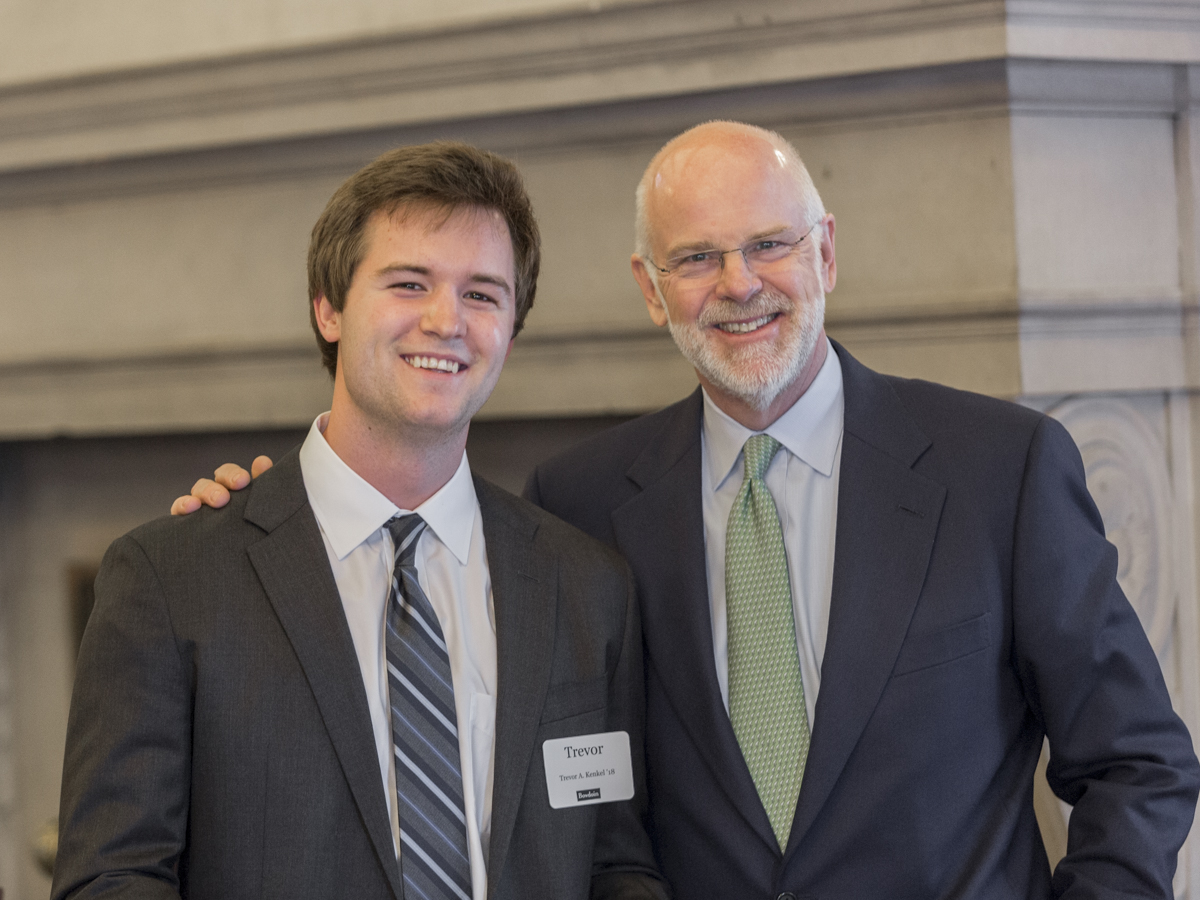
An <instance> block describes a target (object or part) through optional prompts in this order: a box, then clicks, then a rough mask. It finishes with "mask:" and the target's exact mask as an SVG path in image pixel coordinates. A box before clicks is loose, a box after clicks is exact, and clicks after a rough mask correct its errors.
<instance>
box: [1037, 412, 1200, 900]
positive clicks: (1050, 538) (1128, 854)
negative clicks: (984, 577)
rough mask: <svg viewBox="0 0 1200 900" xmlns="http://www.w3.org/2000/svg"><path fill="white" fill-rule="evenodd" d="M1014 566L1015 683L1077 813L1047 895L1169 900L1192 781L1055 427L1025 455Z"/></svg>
mask: <svg viewBox="0 0 1200 900" xmlns="http://www.w3.org/2000/svg"><path fill="white" fill-rule="evenodd" d="M1013 559H1014V571H1013V597H1014V601H1013V634H1014V641H1015V645H1016V646H1015V651H1016V658H1017V665H1018V668H1019V674H1020V677H1021V680H1022V683H1023V685H1024V689H1025V693H1026V697H1027V699H1028V700H1029V703H1030V707H1031V709H1032V710H1033V713H1034V715H1036V716H1038V717H1039V718H1040V720H1041V721H1042V723H1043V726H1044V728H1045V730H1046V734H1047V736H1048V738H1049V742H1050V764H1049V767H1048V771H1047V778H1048V781H1049V784H1050V787H1051V789H1052V790H1053V791H1054V793H1055V794H1056V795H1057V796H1058V797H1060V798H1061V799H1062V800H1065V801H1066V802H1068V803H1071V804H1074V811H1073V812H1072V815H1071V819H1070V825H1069V829H1068V845H1067V854H1066V856H1065V858H1064V859H1063V860H1062V861H1061V862H1060V863H1059V865H1058V867H1057V868H1056V870H1055V872H1054V879H1053V888H1054V894H1055V896H1057V897H1063V898H1070V900H1084V898H1110V897H1130V896H1138V897H1143V896H1144V897H1151V896H1154V897H1170V896H1173V894H1172V890H1171V878H1172V876H1173V874H1174V871H1175V864H1176V855H1177V853H1178V849H1179V847H1180V846H1181V845H1182V843H1183V841H1184V839H1185V838H1186V837H1187V834H1188V830H1189V828H1190V826H1191V823H1192V816H1193V813H1194V811H1195V806H1196V796H1197V790H1198V788H1200V769H1198V766H1197V761H1196V756H1195V753H1194V752H1193V749H1192V742H1191V738H1190V737H1189V735H1188V732H1187V729H1186V727H1185V726H1184V724H1183V722H1182V721H1180V719H1179V717H1178V716H1177V715H1175V713H1174V712H1173V711H1172V709H1171V700H1170V697H1169V696H1168V693H1167V688H1166V684H1165V683H1164V681H1163V677H1162V672H1161V670H1160V668H1159V665H1158V660H1157V658H1156V657H1155V654H1154V651H1153V650H1152V648H1151V647H1150V644H1149V641H1148V640H1147V639H1146V635H1145V632H1144V631H1143V629H1142V627H1141V624H1140V622H1139V621H1138V618H1137V614H1136V613H1135V612H1134V610H1133V608H1132V607H1131V606H1130V604H1129V602H1128V601H1127V600H1126V599H1125V596H1124V594H1123V593H1122V592H1121V589H1120V587H1119V586H1118V585H1117V580H1116V574H1117V552H1116V548H1114V547H1113V546H1112V544H1110V543H1108V542H1107V541H1106V540H1105V539H1104V531H1103V523H1102V522H1101V519H1100V515H1099V512H1098V511H1097V509H1096V507H1095V504H1094V503H1093V502H1092V499H1091V497H1090V495H1089V494H1088V492H1087V488H1086V485H1085V480H1084V472H1083V465H1082V461H1081V459H1080V457H1079V452H1078V450H1077V449H1076V448H1075V445H1074V443H1073V442H1072V440H1071V438H1070V436H1069V435H1068V434H1067V433H1066V431H1065V429H1063V428H1062V426H1061V425H1059V424H1058V423H1057V422H1055V421H1054V420H1052V419H1044V420H1043V422H1042V424H1041V425H1039V426H1038V429H1037V431H1036V433H1035V435H1034V438H1033V441H1032V443H1031V446H1030V450H1029V456H1028V459H1027V462H1026V470H1025V475H1024V482H1023V485H1022V491H1021V497H1020V505H1019V508H1018V514H1017V526H1016V533H1015V536H1014V556H1013Z"/></svg>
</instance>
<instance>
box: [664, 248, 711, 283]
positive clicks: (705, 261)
mask: <svg viewBox="0 0 1200 900" xmlns="http://www.w3.org/2000/svg"><path fill="white" fill-rule="evenodd" d="M667 267H668V268H670V269H671V270H672V271H674V273H675V274H676V275H678V276H679V277H680V278H708V277H711V276H712V275H715V274H716V273H717V272H719V271H720V269H721V254H720V253H718V252H717V251H716V250H709V251H704V252H703V253H691V254H689V255H687V256H681V257H679V258H678V259H674V260H671V261H670V262H668V263H667Z"/></svg>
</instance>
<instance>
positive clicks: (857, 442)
mask: <svg viewBox="0 0 1200 900" xmlns="http://www.w3.org/2000/svg"><path fill="white" fill-rule="evenodd" d="M837 352H838V355H839V358H840V360H841V363H842V374H843V381H844V386H845V404H846V406H845V409H846V416H845V432H844V435H843V438H842V459H841V476H840V481H839V488H838V511H837V534H836V537H835V545H834V564H833V593H832V603H831V606H830V611H829V633H828V636H827V639H826V644H825V659H824V663H823V664H822V667H821V690H820V693H819V694H818V697H817V706H816V713H815V716H814V719H813V729H812V744H811V747H810V749H809V754H808V763H807V767H806V769H805V773H804V782H803V785H802V787H801V789H800V799H799V801H798V803H797V806H796V816H795V819H794V821H793V824H792V832H791V837H790V839H789V842H788V851H789V853H790V852H791V851H793V850H794V849H795V848H796V846H797V845H798V844H799V843H800V841H802V840H803V838H804V835H805V834H806V832H807V831H808V830H809V828H810V827H811V826H812V824H813V822H814V820H815V819H816V817H817V815H818V814H819V812H820V810H821V807H822V806H823V805H824V804H825V802H826V800H827V799H828V798H829V795H830V792H831V791H832V790H833V787H834V784H835V783H836V781H837V779H838V777H839V776H840V775H841V772H842V770H843V769H844V768H845V766H846V762H847V760H848V759H849V757H850V754H851V752H852V751H853V749H854V746H855V744H856V743H857V741H858V739H859V736H860V735H861V734H862V732H863V729H864V728H865V727H866V724H867V721H868V719H869V718H870V717H871V714H872V712H873V711H874V709H875V706H876V704H877V703H878V702H879V698H880V696H881V694H882V693H883V689H884V687H885V685H886V683H887V680H888V678H889V677H890V675H891V671H892V668H893V666H894V665H895V662H896V657H897V655H898V654H899V651H900V645H901V644H902V643H903V641H904V637H905V634H906V633H907V630H908V624H909V621H910V620H911V618H912V614H913V609H914V608H915V606H916V603H917V598H918V597H919V596H920V592H921V588H922V585H923V584H924V581H925V573H926V568H927V566H928V563H929V557H930V553H931V552H932V549H933V541H934V537H935V535H936V533H937V525H938V519H939V517H940V515H941V510H942V503H943V501H944V499H945V494H946V492H945V488H943V487H942V486H941V485H938V484H935V483H933V482H931V481H929V480H928V479H926V478H924V477H923V476H921V475H918V474H917V473H915V472H914V471H913V470H912V466H913V464H914V463H915V462H916V461H917V459H918V458H919V457H920V456H921V455H922V454H923V453H924V452H925V450H926V449H927V448H928V447H929V440H928V439H927V438H926V437H925V435H924V434H922V433H921V431H920V430H919V429H918V428H917V426H916V424H915V423H914V422H913V420H912V418H911V416H909V414H908V413H907V412H906V411H905V410H904V409H903V407H902V406H901V404H900V401H899V398H897V397H896V395H895V392H894V391H893V390H892V388H891V386H890V385H889V384H888V383H887V381H886V380H885V379H884V378H883V377H882V376H880V375H878V374H876V373H874V372H871V371H870V370H869V369H866V368H865V367H863V366H862V365H860V364H859V363H858V362H857V361H855V360H854V359H853V358H852V357H851V356H850V355H849V354H848V353H847V352H846V351H845V350H844V349H842V348H841V347H840V346H839V347H837Z"/></svg>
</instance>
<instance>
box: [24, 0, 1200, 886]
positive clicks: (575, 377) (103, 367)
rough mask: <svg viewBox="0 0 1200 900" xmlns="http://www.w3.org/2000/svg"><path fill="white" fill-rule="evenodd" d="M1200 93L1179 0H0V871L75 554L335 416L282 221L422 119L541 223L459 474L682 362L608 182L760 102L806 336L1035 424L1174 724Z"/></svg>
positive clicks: (593, 419) (521, 452) (50, 680)
mask: <svg viewBox="0 0 1200 900" xmlns="http://www.w3.org/2000/svg"><path fill="white" fill-rule="evenodd" d="M1198 107H1200V2H1197V0H1186V2H1182V0H1181V2H1152V0H1111V2H1110V0H963V2H954V0H587V2H567V0H439V2H434V0H408V2H405V3H399V4H397V3H385V2H383V0H336V2H335V0H249V2H247V0H210V2H207V3H204V4H166V3H161V2H151V0H105V2H102V3H98V2H95V0H0V312H2V316H3V318H2V321H3V323H4V327H3V328H0V536H3V540H2V541H0V886H2V887H3V888H4V890H5V892H6V896H7V897H9V898H16V900H39V898H44V897H46V896H47V895H48V891H49V881H48V879H47V877H46V875H45V873H44V871H43V870H42V868H41V867H40V866H39V864H38V862H37V859H36V854H35V852H34V845H35V843H36V842H37V840H38V836H39V834H40V833H42V831H43V830H44V828H45V827H46V824H47V822H48V821H49V820H51V819H52V817H53V816H54V815H55V814H56V812H57V805H58V787H59V776H60V769H61V758H62V746H63V737H64V731H65V722H66V713H67V707H68V703H69V698H70V690H71V682H72V679H73V676H74V673H73V659H74V652H75V647H76V641H77V639H78V638H77V635H78V628H79V619H80V616H81V610H86V603H87V594H88V590H89V587H88V581H89V578H90V575H91V573H92V572H93V571H94V567H95V566H96V565H97V563H98V561H99V558H100V556H101V555H102V553H103V551H104V548H105V547H106V546H107V544H108V543H109V541H111V540H112V539H113V538H114V537H116V536H117V535H118V534H120V533H122V532H123V531H125V530H127V529H128V528H130V527H132V526H133V525H135V524H137V523H139V522H141V521H144V520H145V519H147V518H150V517H152V516H156V515H159V514H162V513H163V512H165V510H166V509H167V507H168V505H169V502H170V500H171V498H172V497H174V496H175V495H176V494H178V493H180V492H182V491H184V490H186V489H187V488H188V487H189V486H190V484H191V483H192V481H193V480H195V478H196V477H199V476H200V475H203V474H207V473H208V472H209V471H210V470H211V469H212V468H213V467H214V466H215V465H216V464H218V463H220V462H223V461H226V460H230V459H236V460H239V461H241V462H243V463H248V461H249V459H250V458H251V457H252V456H253V455H254V454H255V453H258V452H268V453H273V454H278V453H279V452H281V451H282V450H284V449H285V448H287V447H288V446H290V445H291V444H293V443H295V442H296V441H297V440H298V439H299V438H300V436H302V434H303V430H304V429H305V428H306V427H307V425H308V424H309V423H310V422H311V420H312V417H313V416H314V415H315V414H316V413H318V412H320V411H321V410H323V409H325V408H326V406H327V404H328V397H329V383H328V380H327V379H326V377H325V376H324V374H323V373H322V370H321V368H320V366H319V364H318V361H317V354H316V351H315V348H314V344H313V339H312V337H311V333H310V331H309V326H308V322H307V313H306V300H305V286H304V262H303V261H304V253H305V249H306V244H307V234H308V230H309V228H310V227H311V225H312V222H313V221H314V219H315V218H316V215H317V214H318V212H319V211H320V209H321V208H322V206H323V205H324V203H325V200H326V199H327V198H328V196H329V194H330V193H331V191H332V190H333V188H334V187H335V186H336V185H337V184H338V183H339V182H340V181H341V180H342V179H344V178H345V177H346V176H348V175H349V174H350V173H351V172H353V171H354V170H355V169H356V168H358V167H359V166H360V165H362V164H363V163H365V162H366V161H367V160H369V159H370V158H372V157H373V156H375V155H376V154H378V153H379V152H382V151H383V150H385V149H388V148H390V147H393V146H395V145H397V144H402V143H411V142H417V141H425V140H429V139H433V138H441V137H453V138H460V139H464V140H468V141H472V142H475V143H478V144H480V145H482V146H485V147H488V148H489V149H493V150H496V151H499V152H501V153H504V154H507V155H509V156H511V157H513V158H514V159H516V161H517V162H518V164H519V165H520V167H521V169H522V170H523V172H524V173H525V175H526V178H527V180H528V184H529V187H530V190H531V192H532V194H533V197H534V201H535V204H536V206H537V209H538V212H539V217H540V219H541V222H542V227H543V233H544V236H545V266H544V276H543V278H542V281H541V286H540V290H539V294H538V301H537V306H536V307H535V309H534V311H533V313H532V315H531V317H530V320H529V325H528V328H527V330H526V332H525V334H523V335H522V336H521V338H520V339H519V340H518V342H517V346H516V349H515V350H514V352H513V354H512V357H511V359H510V361H509V363H508V366H507V368H506V370H505V374H504V376H503V377H502V379H501V382H500V385H499V387H498V388H497V390H496V393H495V395H494V397H493V398H492V400H491V401H490V402H489V404H488V405H487V406H486V407H485V408H484V411H483V412H482V413H481V414H480V418H479V420H478V421H477V423H476V424H475V425H474V426H473V428H472V434H471V444H470V446H469V453H470V456H471V459H472V463H473V465H474V467H475V468H476V469H477V470H479V471H481V472H483V473H484V474H488V475H490V476H491V477H493V478H495V479H496V480H498V481H500V482H501V483H503V484H505V485H506V486H509V487H511V488H513V489H519V488H520V485H521V483H522V481H523V479H524V475H525V473H526V472H527V471H528V470H529V468H530V467H531V466H532V464H533V463H534V462H536V461H537V460H538V459H540V458H542V457H544V456H546V455H548V454H549V453H551V452H553V451H554V450H555V449H557V448H559V447H562V446H565V445H566V444H569V443H570V442H571V441H573V440H577V439H578V438H580V437H582V436H584V435H586V434H588V433H590V432H592V431H594V430H595V429H597V428H600V427H604V426H606V425H607V424H610V423H611V422H613V421H618V420H619V419H620V418H621V417H624V416H629V415H633V414H636V413H640V412H643V411H646V410H650V409H654V408H657V407H659V406H662V405H664V404H666V403H668V402H671V401H673V400H675V399H677V398H679V397H681V396H683V395H684V394H685V393H686V392H687V391H689V390H690V389H691V388H692V387H693V386H694V383H695V382H694V377H693V375H692V373H691V372H690V370H689V368H688V367H687V365H686V364H685V363H683V361H682V359H681V358H680V357H678V355H677V354H676V352H675V351H674V349H673V347H672V345H671V343H670V341H669V339H668V338H667V337H666V335H665V334H663V333H661V332H659V331H657V330H656V329H654V328H653V326H652V325H651V324H650V322H649V320H648V318H647V316H646V314H645V311H644V304H643V301H642V300H641V297H640V294H639V292H638V290H637V288H636V286H635V284H634V282H633V280H632V278H631V277H630V276H629V272H628V256H629V253H630V249H631V244H632V219H633V188H634V185H635V184H636V182H637V179H638V177H639V175H640V173H641V171H642V169H643V167H644V166H645V164H646V162H647V161H648V160H649V158H650V156H651V155H652V154H653V152H654V151H655V149H657V147H658V146H659V145H661V144H662V143H663V142H664V141H665V140H666V139H667V138H669V137H670V136H671V135H672V134H674V133H676V132H678V131H680V130H682V129H683V128H686V127H688V126H690V125H692V124H695V123H697V122H700V121H703V120H706V119H710V118H737V119H742V120H745V121H750V122H754V123H757V124H761V125H765V126H768V127H771V128H775V129H778V130H779V131H781V132H782V133H784V134H785V135H786V136H787V137H789V138H790V139H792V140H793V141H794V142H795V143H796V144H797V146H798V147H799V149H800V151H801V154H802V155H803V156H804V158H805V160H806V162H807V163H808V166H809V168H810V170H811V172H812V174H813V176H814V179H815V181H816V183H817V185H818V187H819V188H820V190H821V192H822V195H823V196H824V199H825V202H826V205H827V207H828V208H829V209H830V211H832V212H834V213H835V214H836V216H837V222H838V229H837V237H838V250H839V263H840V265H839V280H838V287H837V291H836V292H835V293H833V294H832V295H831V296H830V298H829V308H828V321H829V328H830V333H831V334H832V335H833V336H834V337H835V338H837V339H839V340H841V341H843V342H844V343H845V344H846V346H847V347H848V348H849V349H850V351H851V352H852V353H854V354H856V355H857V356H858V357H859V358H860V359H862V360H863V361H864V362H866V363H868V364H869V365H872V366H875V367H877V368H880V369H882V370H884V371H888V372H893V373H897V374H902V375H909V376H915V377H923V378H932V379H935V380H939V381H943V382H947V383H950V384H953V385H956V386H959V387H963V388H968V389H972V390H977V391H983V392H986V393H989V394H994V395H997V396H1002V397H1008V398H1012V399H1016V400H1018V401H1020V402H1024V403H1027V404H1029V405H1032V406H1035V407H1037V408H1039V409H1044V410H1046V411H1048V412H1050V413H1051V414H1052V415H1055V416H1057V417H1059V418H1060V419H1061V420H1062V421H1064V423H1065V424H1066V425H1067V427H1068V428H1069V429H1070V430H1071V432H1072V433H1073V434H1074V435H1075V437H1076V440H1077V441H1078V442H1079V443H1080V446H1081V449H1082V451H1083V455H1084V459H1085V463H1086V465H1087V469H1088V478H1089V484H1090V486H1091V489H1092V491H1093V493H1094V494H1095V496H1096V498H1097V501H1098V503H1099V505H1100V507H1101V510H1102V513H1103V515H1104V518H1105V522H1106V526H1107V528H1108V530H1109V534H1110V537H1111V538H1112V539H1113V540H1114V542H1115V543H1116V544H1117V545H1118V547H1119V548H1120V553H1121V580H1122V584H1123V585H1124V587H1125V588H1126V591H1127V593H1129V595H1130V597H1131V599H1132V600H1133V602H1134V604H1135V606H1136V608H1137V610H1138V612H1139V614H1140V615H1141V617H1142V620H1143V622H1144V623H1145V624H1146V627H1147V630H1148V632H1149V634H1150V637H1151V640H1152V642H1153V643H1154V646H1155V649H1156V650H1157V651H1158V653H1159V656H1160V659H1161V660H1162V662H1163V665H1164V669H1165V672H1166V675H1167V680H1168V683H1169V685H1170V687H1171V690H1172V692H1173V695H1174V698H1175V702H1176V707H1177V709H1178V710H1179V711H1180V713H1181V714H1182V715H1183V717H1184V718H1185V720H1186V721H1187V722H1188V724H1189V726H1190V727H1191V728H1192V730H1193V733H1197V732H1196V729H1197V726H1198V725H1200V665H1198V658H1200V625H1198V622H1197V585H1196V556H1197V546H1196V544H1197V522H1196V505H1197V504H1196V496H1197V485H1196V480H1195V475H1194V471H1195V468H1196V457H1197V450H1198V448H1200V411H1198V410H1197V408H1196V398H1197V393H1196V389H1197V381H1198V377H1200V376H1198V373H1197V361H1198V359H1200V355H1198V349H1200V348H1198V346H1197V329H1196V323H1197V258H1198V256H1197V248H1198V243H1197V242H1198V238H1197V229H1196V222H1195V219H1196V204H1197V198H1198V196H1200V193H1198V192H1200V187H1198V184H1200V126H1198V125H1197V116H1196V111H1197V108H1198ZM1039 791H1040V792H1039V794H1038V803H1039V812H1040V813H1041V821H1042V823H1043V830H1044V833H1045V836H1046V840H1047V847H1048V851H1049V853H1050V855H1051V858H1052V859H1055V858H1057V855H1059V854H1061V853H1062V850H1063V847H1064V845H1065V843H1064V842H1065V826H1064V821H1065V820H1064V816H1065V815H1066V814H1067V812H1068V811H1067V810H1065V809H1063V808H1062V807H1061V806H1060V805H1059V804H1057V802H1056V801H1054V800H1053V798H1051V797H1049V795H1048V794H1047V793H1046V792H1045V791H1044V788H1042V789H1039ZM1177 888H1178V894H1179V896H1180V897H1183V896H1190V897H1193V898H1200V847H1193V846H1192V845H1191V844H1190V845H1189V848H1188V850H1187V852H1186V853H1185V856H1184V857H1183V859H1182V860H1181V866H1180V873H1179V877H1178V879H1177Z"/></svg>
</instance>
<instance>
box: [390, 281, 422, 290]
mask: <svg viewBox="0 0 1200 900" xmlns="http://www.w3.org/2000/svg"><path fill="white" fill-rule="evenodd" d="M387 289H388V290H389V291H420V290H423V289H424V285H422V284H421V282H419V281H407V280H405V279H402V278H397V279H396V280H395V281H390V282H388V286H387Z"/></svg>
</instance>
